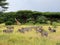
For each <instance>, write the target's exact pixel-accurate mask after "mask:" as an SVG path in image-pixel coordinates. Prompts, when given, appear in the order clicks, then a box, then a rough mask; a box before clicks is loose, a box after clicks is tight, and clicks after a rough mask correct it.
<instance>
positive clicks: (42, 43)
mask: <svg viewBox="0 0 60 45" xmlns="http://www.w3.org/2000/svg"><path fill="white" fill-rule="evenodd" d="M12 26H14V32H13V33H3V30H4V29H6V26H5V25H4V24H0V45H60V26H57V28H56V32H55V33H52V32H50V31H49V30H48V27H49V26H50V25H42V26H43V28H44V29H45V30H46V31H48V37H42V36H41V34H40V33H36V32H35V31H34V29H32V31H30V32H25V33H20V32H17V30H18V29H19V28H21V27H27V26H38V25H12Z"/></svg>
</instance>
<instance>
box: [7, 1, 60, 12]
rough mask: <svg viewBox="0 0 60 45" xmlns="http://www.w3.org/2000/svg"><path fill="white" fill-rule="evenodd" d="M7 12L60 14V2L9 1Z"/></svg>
mask: <svg viewBox="0 0 60 45" xmlns="http://www.w3.org/2000/svg"><path fill="white" fill-rule="evenodd" d="M7 2H8V3H9V5H8V7H9V8H8V10H7V11H9V12H10V11H18V10H33V11H40V12H60V0H7Z"/></svg>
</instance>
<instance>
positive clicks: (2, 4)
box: [0, 0, 8, 12]
mask: <svg viewBox="0 0 60 45" xmlns="http://www.w3.org/2000/svg"><path fill="white" fill-rule="evenodd" d="M7 4H8V3H7V2H6V0H0V12H3V11H5V10H6V9H7V8H8V7H7V6H6V5H7Z"/></svg>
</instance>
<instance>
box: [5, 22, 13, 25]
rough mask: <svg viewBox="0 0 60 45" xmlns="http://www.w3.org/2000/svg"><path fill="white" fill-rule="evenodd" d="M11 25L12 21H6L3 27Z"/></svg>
mask: <svg viewBox="0 0 60 45" xmlns="http://www.w3.org/2000/svg"><path fill="white" fill-rule="evenodd" d="M12 24H13V22H12V21H7V22H5V25H12Z"/></svg>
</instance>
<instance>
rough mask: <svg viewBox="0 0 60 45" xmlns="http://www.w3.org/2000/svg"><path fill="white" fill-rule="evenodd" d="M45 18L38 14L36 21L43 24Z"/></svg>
mask: <svg viewBox="0 0 60 45" xmlns="http://www.w3.org/2000/svg"><path fill="white" fill-rule="evenodd" d="M46 20H47V18H46V17H45V16H40V17H38V19H37V22H39V23H44V24H45V23H46Z"/></svg>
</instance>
